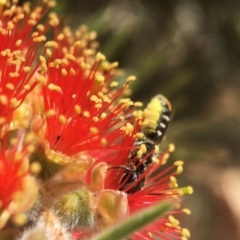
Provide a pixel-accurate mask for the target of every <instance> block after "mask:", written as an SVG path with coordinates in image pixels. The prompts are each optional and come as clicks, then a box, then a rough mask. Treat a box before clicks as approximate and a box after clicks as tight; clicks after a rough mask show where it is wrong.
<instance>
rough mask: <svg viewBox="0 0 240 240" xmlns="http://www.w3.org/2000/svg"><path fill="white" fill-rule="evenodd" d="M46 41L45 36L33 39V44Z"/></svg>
mask: <svg viewBox="0 0 240 240" xmlns="http://www.w3.org/2000/svg"><path fill="white" fill-rule="evenodd" d="M44 41H46V37H45V36H43V35H42V36H39V37H35V38H33V42H44Z"/></svg>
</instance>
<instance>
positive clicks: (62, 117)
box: [58, 114, 67, 124]
mask: <svg viewBox="0 0 240 240" xmlns="http://www.w3.org/2000/svg"><path fill="white" fill-rule="evenodd" d="M58 119H59V122H60V123H61V124H65V123H66V122H67V118H66V117H65V116H64V115H62V114H61V115H60V116H59V117H58Z"/></svg>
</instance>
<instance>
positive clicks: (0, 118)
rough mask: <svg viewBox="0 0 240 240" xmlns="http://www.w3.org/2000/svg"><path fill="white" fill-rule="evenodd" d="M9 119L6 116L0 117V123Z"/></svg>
mask: <svg viewBox="0 0 240 240" xmlns="http://www.w3.org/2000/svg"><path fill="white" fill-rule="evenodd" d="M6 121H7V119H6V118H5V117H0V125H2V124H4V123H5V122H6Z"/></svg>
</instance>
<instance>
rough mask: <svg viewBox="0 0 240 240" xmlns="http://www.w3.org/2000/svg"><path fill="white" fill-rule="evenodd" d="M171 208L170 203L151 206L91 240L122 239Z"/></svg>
mask: <svg viewBox="0 0 240 240" xmlns="http://www.w3.org/2000/svg"><path fill="white" fill-rule="evenodd" d="M170 208H171V204H170V203H160V204H157V205H154V206H151V207H149V208H147V209H144V210H142V211H141V212H139V213H137V214H134V215H132V216H131V217H129V218H128V219H126V221H124V222H121V223H119V224H117V225H115V226H113V227H111V228H109V229H107V230H106V231H104V232H102V233H100V234H98V235H96V236H94V237H92V238H91V240H108V239H114V240H118V239H122V238H124V237H127V236H129V235H130V234H131V233H133V232H135V231H137V230H138V229H141V228H142V227H144V226H145V225H147V224H149V223H151V222H153V221H154V220H156V219H157V218H159V217H160V216H161V215H163V214H164V213H165V212H167V211H168V210H169V209H170Z"/></svg>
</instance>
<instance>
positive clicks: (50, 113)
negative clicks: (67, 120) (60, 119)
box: [45, 109, 56, 117]
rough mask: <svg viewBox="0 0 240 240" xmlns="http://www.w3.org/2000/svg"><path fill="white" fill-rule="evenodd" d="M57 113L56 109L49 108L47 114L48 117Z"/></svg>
mask: <svg viewBox="0 0 240 240" xmlns="http://www.w3.org/2000/svg"><path fill="white" fill-rule="evenodd" d="M55 115H56V111H55V110H54V109H49V110H48V111H47V112H46V113H45V116H46V117H53V116H55Z"/></svg>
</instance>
